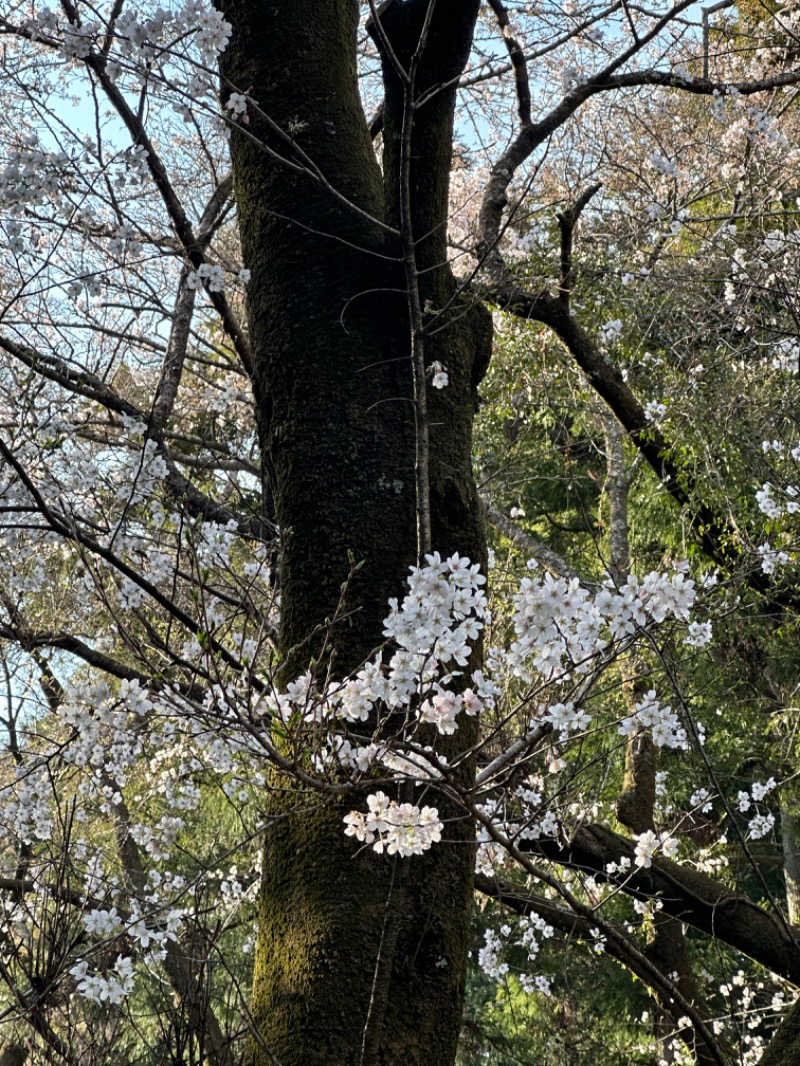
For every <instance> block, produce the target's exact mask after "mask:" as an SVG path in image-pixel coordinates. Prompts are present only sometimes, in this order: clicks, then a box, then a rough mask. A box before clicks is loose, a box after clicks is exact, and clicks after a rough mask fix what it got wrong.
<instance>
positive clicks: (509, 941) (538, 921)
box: [478, 915, 555, 996]
mask: <svg viewBox="0 0 800 1066" xmlns="http://www.w3.org/2000/svg"><path fill="white" fill-rule="evenodd" d="M554 932H555V931H554V929H553V927H552V926H551V925H549V924H548V923H547V922H546V921H545V919H544V918H542V917H541V916H540V915H531V916H530V917H523V918H520V920H519V921H518V922H517V923H516V925H515V926H514V927H513V928H512V926H510V925H508V924H507V923H504V924H503V925H501V926H500V929H499V930H498V931H495V930H494V929H492V928H489V929H487V930H486V931H485V933H484V943H483V947H482V948H481V949H480V950H479V952H478V965H479V966H480V968H481V969H482V970H483V972H484V973H485V974H486V976H487V977H491V978H493V979H494V980H495V981H500V980H503V979H504V978H505V977H506V976H507V975H508V974H509V973H510V971H511V967H510V964H509V962H508V961H507V956H508V955H509V954H510V953H511V952H513V951H514V949H516V951H517V952H519V949H522V951H523V952H524V954H525V955H526V956H527V962H528V963H534V962H535V960H536V957H537V955H538V954H539V950H540V946H541V945H540V940H539V938H540V937H541V938H542V939H544V940H549V939H550V938H551V937H553V936H554ZM515 977H516V978H517V980H518V981H519V983H520V985H521V986H522V988H523V990H524V991H525V992H542V993H544V995H546V996H549V995H552V991H551V985H550V980H549V979H548V978H547V977H545V976H544V975H543V974H538V975H535V976H534V975H532V974H530V973H527V972H524V971H523V972H516V973H515Z"/></svg>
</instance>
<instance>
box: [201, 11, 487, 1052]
mask: <svg viewBox="0 0 800 1066" xmlns="http://www.w3.org/2000/svg"><path fill="white" fill-rule="evenodd" d="M224 8H225V12H226V16H227V17H228V19H229V20H230V21H231V23H232V24H233V27H234V32H233V38H232V40H231V43H230V45H229V47H228V49H227V51H226V52H225V55H224V57H223V59H224V62H223V67H222V74H223V78H224V79H225V84H226V86H228V87H230V86H235V87H236V88H237V89H239V90H240V91H242V90H244V91H247V92H248V93H249V94H250V96H251V97H252V98H253V99H254V100H256V101H257V102H258V105H259V109H260V112H259V113H255V112H253V113H252V114H251V117H250V123H249V125H248V126H247V127H246V128H243V129H242V130H241V131H235V132H234V134H233V136H232V139H231V151H232V161H233V174H234V189H235V194H236V200H237V204H238V209H239V224H240V232H241V239H242V246H243V254H244V261H245V264H246V265H247V267H248V268H249V269H250V270H251V272H252V277H251V281H250V284H249V287H248V303H249V307H248V313H249V324H250V339H251V344H252V350H253V371H254V390H255V396H256V402H257V408H258V418H259V431H260V437H261V443H262V449H263V453H264V457H265V461H266V464H267V467H268V474H269V479H270V483H271V486H272V490H273V495H274V501H275V513H276V520H277V522H278V524H279V526H280V529H281V538H282V548H281V560H280V582H281V590H282V622H281V627H282V628H281V645H282V650H283V653H284V677H285V678H286V679H288V678H290V677H291V676H294V675H296V674H297V673H299V672H301V671H302V670H304V669H306V668H307V667H308V664H309V661H310V660H311V659H312V658H313V657H314V656H319V655H320V654H321V652H322V649H323V642H324V641H327V644H328V647H329V648H330V649H331V650H332V652H333V655H334V670H335V671H336V672H338V673H343V672H346V671H349V670H351V669H352V668H354V667H356V666H357V665H359V664H360V662H361V661H362V660H363V659H364V658H365V657H367V656H368V655H369V654H370V652H371V651H372V649H373V648H374V647H375V646H376V645H378V644H379V643H380V641H381V639H382V628H383V626H382V621H383V618H384V616H385V614H386V601H387V599H388V597H390V596H393V595H398V594H401V593H402V582H403V579H404V577H405V575H406V574H407V568H408V566H409V564H411V563H413V562H414V559H415V508H414V470H413V462H414V434H413V406H412V385H411V372H410V366H409V350H410V349H409V318H408V302H407V293H406V291H405V288H404V280H403V278H404V273H403V270H402V262H401V257H400V251H399V247H400V245H399V241H398V235H397V233H396V226H394V222H395V221H396V218H395V214H394V211H393V209H392V204H393V202H394V200H393V197H394V196H395V194H396V183H397V180H398V176H397V174H396V173H394V177H393V166H394V163H393V161H392V155H391V145H392V143H393V137H394V136H395V133H394V132H393V131H394V130H395V129H396V128H397V127H396V123H397V121H398V116H397V113H396V110H395V109H393V107H392V98H391V91H390V90H391V81H392V79H391V78H389V79H388V80H389V83H390V84H389V91H387V107H386V109H385V127H384V128H385V132H384V137H385V139H386V149H385V152H386V155H385V160H384V171H385V181H384V176H383V175H382V174H381V172H380V169H379V167H378V165H377V162H376V160H375V156H374V151H373V148H372V145H371V142H370V136H369V132H368V126H367V122H366V119H365V116H364V114H363V112H362V109H361V105H360V102H359V98H358V92H357V85H356V66H355V41H356V24H357V14H358V5H357V4H356V3H354V2H352V0H331V2H330V3H328V4H326V5H325V7H324V11H323V10H320V5H319V4H318V3H314V2H312V0H292V3H291V4H289V3H283V4H277V3H276V4H272V5H263V4H261V3H258V2H257V0H227V2H226V3H225V4H224ZM426 8H427V0H425V2H417V0H408V2H406V3H403V4H400V5H395V4H394V3H389V4H388V5H385V6H384V7H383V9H382V10H381V14H380V17H381V18H382V19H385V22H386V26H387V32H390V33H391V35H392V39H393V41H394V42H395V45H396V48H397V53H398V54H405V55H407V54H408V49H409V48H410V49H411V50H412V51H413V50H414V48H415V43H414V41H415V38H414V34H415V33H416V34H417V35H418V34H419V27H420V26H421V18H422V17H423V16H424V12H425V10H426ZM477 9H478V3H477V0H469V2H462V0H459V2H458V3H456V2H455V0H441V2H439V3H437V5H436V8H435V10H434V20H433V22H434V25H433V32H432V33H431V34H430V36H429V38H428V47H429V48H431V49H432V51H431V53H430V57H428V53H427V50H426V55H425V57H423V62H422V63H421V64H420V72H421V78H420V87H422V86H430V85H432V84H434V82H435V81H436V80H437V77H438V75H437V71H442V72H444V78H445V80H447V79H449V78H450V77H451V76H453V74H458V73H459V71H460V69H461V66H463V63H464V62H465V61H466V57H467V53H468V50H469V43H470V37H471V33H472V28H473V25H474V21H475V18H476V16H477ZM451 72H452V73H451ZM453 101H454V94H453V92H452V91H450V92H448V93H443V94H440V95H437V96H436V97H435V99H434V100H433V101H432V103H431V105H430V106H426V107H425V108H424V109H422V110H421V111H420V112H419V114H418V116H417V121H416V123H415V130H414V137H415V142H414V143H415V155H416V156H417V158H418V163H417V165H416V167H415V173H414V175H413V176H412V181H413V183H414V184H413V192H414V201H413V202H414V205H415V207H414V216H415V226H416V225H417V224H418V225H419V226H420V230H419V232H420V233H421V234H422V233H424V234H425V235H426V240H424V241H423V242H422V243H421V244H420V246H419V249H418V251H419V256H420V261H421V262H424V264H425V266H426V268H427V273H426V274H425V277H424V281H423V282H422V284H421V293H422V296H423V298H424V299H425V300H428V299H430V300H435V301H436V306H437V307H441V306H442V301H444V300H446V299H447V298H448V297H449V295H451V294H452V293H453V292H454V284H453V281H452V278H451V276H450V272H449V269H448V268H447V266H446V262H445V257H444V228H445V223H446V202H447V174H448V173H449V164H450V152H451V142H452V107H453ZM251 110H252V109H251ZM265 116H268V118H267V117H265ZM278 157H280V158H278ZM309 161H310V162H309ZM433 170H435V171H436V177H435V179H432V178H431V172H432V171H433ZM393 183H394V184H393ZM334 190H335V191H334ZM387 204H388V207H387ZM428 234H430V237H427V235H428ZM457 311H458V312H459V313H456V312H457ZM439 325H441V326H442V327H443V328H442V330H441V332H439V333H437V334H436V340H435V341H433V342H432V343H431V345H430V349H429V354H428V358H429V359H436V358H442V355H441V354H439V353H441V352H442V351H443V350H445V349H446V353H447V354H446V358H442V361H443V362H445V363H446V365H447V366H448V370H449V371H450V386H449V388H448V389H447V390H445V393H444V394H443V395H442V396H441V397H436V398H435V405H433V406H432V410H433V413H434V419H433V420H434V421H435V422H436V428H435V432H434V436H433V439H432V444H433V449H432V450H433V456H432V463H431V504H432V508H431V509H432V528H433V546H434V548H436V549H437V550H439V551H442V552H443V553H444V552H452V551H455V550H458V551H459V552H461V553H462V554H467V555H470V556H471V557H472V558H473V559H477V560H482V559H483V556H484V551H485V549H484V544H483V532H482V524H481V518H480V511H479V508H478V505H477V499H476V494H475V488H474V485H473V483H472V478H471V469H470V453H471V424H472V418H473V415H474V411H475V405H476V393H475V389H476V385H477V382H478V380H479V379H480V376H481V375H482V373H483V371H484V370H485V366H486V363H487V361H488V350H489V342H490V326H489V324H488V316H486V314H485V312H482V311H480V310H476V309H473V308H466V309H465V308H464V307H461V308H458V309H456V308H453V309H452V311H451V314H450V318H449V320H445V319H442V320H440V323H439ZM352 563H359V564H362V565H361V567H360V569H358V570H357V572H355V573H354V574H353V576H352V580H351V581H350V583H349V585H348V589H347V595H346V602H345V604H344V606H345V610H346V611H348V612H349V614H348V618H347V621H346V622H341V621H340V622H338V623H334V624H333V625H332V626H330V625H328V620H329V619H331V618H332V617H333V616H334V614H335V612H336V609H337V605H338V604H339V602H340V597H341V589H342V584H343V582H344V581H345V580H346V579H347V577H348V573H349V571H350V569H351V564H352ZM470 740H471V735H470V732H469V730H464V731H462V732H461V733H459V734H457V736H456V743H458V744H461V745H465V744H468V743H469V742H470ZM273 784H274V785H276V786H277V785H281V784H286V785H287V786H289V787H287V788H286V790H285V792H284V793H283V794H281V793H280V792H279V791H278V790H277V789H276V790H275V791H274V792H273V795H272V796H271V798H270V800H269V803H270V805H271V810H272V811H273V812H276V813H277V812H279V811H281V810H292V812H293V813H292V816H291V817H290V818H287V819H283V820H281V821H279V822H277V823H276V825H275V826H274V827H273V828H271V829H270V830H269V832H268V833H267V837H266V841H265V853H264V885H263V891H262V897H261V904H260V924H259V939H258V947H257V954H256V972H255V982H254V996H253V1019H254V1023H255V1027H256V1029H257V1031H258V1038H257V1039H255V1040H254V1041H253V1045H252V1052H251V1053H252V1059H253V1062H254V1063H256V1064H258V1066H260V1064H261V1063H264V1064H267V1063H270V1064H272V1063H274V1062H275V1061H277V1062H279V1063H280V1064H281V1066H316V1064H319V1066H322V1064H325V1066H329V1064H337V1066H338V1064H342V1066H345V1064H347V1066H350V1064H351V1063H352V1064H355V1063H361V1064H362V1066H369V1064H370V1063H375V1064H376V1066H394V1064H397V1066H399V1064H400V1063H403V1064H404V1066H406V1064H409V1066H414V1064H421V1063H423V1062H424V1063H426V1064H427V1066H449V1064H451V1063H452V1062H453V1061H454V1058H455V1048H456V1041H457V1036H458V1029H459V1026H460V1021H461V1005H462V999H463V984H464V973H465V964H466V953H467V938H468V930H469V910H470V901H471V890H472V838H473V836H474V833H473V829H472V826H471V824H470V823H469V821H468V820H466V819H464V818H457V817H453V820H452V821H450V822H449V823H448V825H447V837H448V842H447V843H443V844H442V845H439V846H437V847H435V848H434V849H432V850H431V851H430V852H429V853H428V854H426V855H425V856H421V857H417V858H414V859H412V860H402V862H400V863H398V862H396V860H394V859H392V858H391V857H386V856H376V855H375V854H374V853H373V852H368V851H364V850H362V851H360V852H359V851H358V849H357V846H356V845H355V844H354V843H353V841H352V840H350V839H348V838H345V836H344V834H343V826H342V817H343V815H344V813H345V812H346V811H347V810H349V809H351V808H352V807H353V806H355V805H357V803H358V800H357V797H356V798H354V797H353V796H349V797H348V798H347V799H346V800H342V801H339V800H336V801H334V800H333V799H330V800H329V799H327V798H325V799H322V800H320V799H319V798H317V799H316V800H315V801H314V803H313V805H312V804H302V803H300V802H298V797H297V794H296V792H294V793H292V789H291V787H290V786H291V783H290V782H280V781H277V780H276V781H275V782H273ZM282 795H283V798H281V796H282ZM426 802H431V799H430V798H427V799H426ZM439 806H440V810H442V809H443V805H442V804H441V803H440V804H439ZM446 813H447V814H448V815H450V816H454V815H455V814H456V812H455V811H448V812H446ZM405 864H408V865H405ZM387 931H390V935H387ZM365 1034H366V1038H365Z"/></svg>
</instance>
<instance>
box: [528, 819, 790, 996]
mask: <svg viewBox="0 0 800 1066" xmlns="http://www.w3.org/2000/svg"><path fill="white" fill-rule="evenodd" d="M520 847H521V849H523V850H529V851H535V852H538V853H539V854H540V855H542V856H544V857H546V858H547V859H550V860H551V861H552V862H556V863H560V864H562V865H564V866H567V867H569V868H570V869H576V870H583V871H585V872H587V873H591V874H592V876H593V877H595V878H596V879H597V880H598V881H605V882H608V883H609V884H613V885H617V886H618V887H619V888H620V889H621V890H622V891H623V892H626V893H627V894H628V895H630V896H633V897H634V898H635V899H640V900H650V899H658V900H659V902H660V903H661V904H662V908H663V911H664V912H665V913H666V914H669V915H671V916H672V917H673V918H677V919H678V920H679V921H682V922H686V923H687V924H688V925H691V926H693V927H694V928H695V929H699V930H701V931H702V932H704V933H706V934H708V935H709V936H711V937H714V938H716V939H718V940H721V941H723V943H725V944H729V945H730V946H731V947H733V948H736V950H737V951H741V952H742V953H743V954H745V955H748V956H749V957H750V958H751V959H754V960H755V961H756V962H758V963H760V964H761V965H762V966H765V967H766V968H767V969H768V970H771V971H772V972H773V973H776V974H778V975H780V976H781V977H784V978H785V979H786V980H787V981H791V982H792V984H795V985H798V986H800V941H798V940H797V939H796V938H795V937H794V936H793V935H791V934H790V932H789V931H788V930H787V927H786V925H785V923H783V922H782V921H780V920H779V919H778V918H777V917H776V916H774V915H772V914H768V913H767V912H766V911H764V910H763V909H762V908H761V907H759V906H758V905H757V904H755V903H753V902H752V900H750V899H748V898H747V897H746V896H742V895H739V894H738V893H736V892H734V891H733V890H732V889H730V888H728V887H727V886H726V885H722V884H720V883H719V882H718V881H715V880H713V879H712V878H710V877H707V876H706V875H705V874H702V873H700V872H698V871H697V870H690V869H688V868H687V867H685V866H682V865H680V864H679V863H676V862H672V861H670V860H669V859H664V858H658V859H654V860H653V863H652V866H651V867H649V868H648V869H644V868H639V867H637V866H635V865H634V860H635V851H634V846H633V844H632V843H631V842H630V841H629V840H627V839H626V838H625V837H622V836H620V835H619V834H618V833H614V832H613V831H612V830H611V829H607V828H605V827H604V826H601V825H591V826H584V827H582V828H581V829H579V830H578V831H577V833H576V834H575V836H574V837H573V838H572V840H571V841H570V842H569V843H568V844H565V845H562V844H559V843H557V842H556V841H541V840H540V841H536V842H527V841H526V842H524V843H523V844H521V845H520ZM622 858H626V859H628V860H629V861H630V863H631V867H630V870H631V872H629V873H628V874H627V876H626V875H625V874H609V873H607V872H606V870H607V867H608V865H609V864H610V863H617V864H619V861H620V859H622Z"/></svg>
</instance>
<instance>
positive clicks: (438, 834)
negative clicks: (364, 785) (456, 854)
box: [344, 792, 443, 857]
mask: <svg viewBox="0 0 800 1066" xmlns="http://www.w3.org/2000/svg"><path fill="white" fill-rule="evenodd" d="M367 807H368V811H367V813H366V814H360V813H359V812H358V811H351V812H350V814H347V815H345V819H344V821H345V825H346V826H347V828H346V829H345V835H346V836H353V837H355V838H356V840H361V841H363V842H364V843H365V844H371V845H372V847H373V849H374V850H375V851H377V852H378V854H379V855H380V854H382V853H383V851H386V853H387V854H388V855H401V856H404V857H405V856H408V855H421V854H422V852H423V851H427V850H428V848H429V847H430V846H431V845H432V844H436V843H437V842H438V841H440V840H441V839H442V829H443V826H442V823H441V822H440V821H439V812H438V811H437V810H436V808H435V807H422V808H421V809H420V808H419V807H417V806H415V805H414V804H412V803H398V802H397V801H396V800H390V799H389V797H388V796H387V795H385V794H384V793H383V792H374V793H373V794H372V795H371V796H368V797H367Z"/></svg>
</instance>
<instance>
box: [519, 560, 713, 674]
mask: <svg viewBox="0 0 800 1066" xmlns="http://www.w3.org/2000/svg"><path fill="white" fill-rule="evenodd" d="M696 598H697V593H696V589H695V583H694V581H693V580H692V579H691V578H688V577H687V576H686V574H685V573H684V572H683V571H682V570H680V569H679V570H676V571H675V572H674V573H673V574H659V573H657V572H655V571H652V572H651V573H649V574H647V575H646V576H645V577H644V578H643V579H642V580H639V579H638V578H637V577H635V576H634V575H630V576H629V577H628V578H627V579H626V581H625V582H624V583H623V584H622V585H621V586H620V587H619V588H616V587H615V586H614V585H613V584H611V583H608V584H607V585H605V586H603V587H602V588H601V589H599V590H598V591H597V592H594V593H593V592H591V591H590V590H589V589H587V588H585V587H583V586H582V585H581V583H580V581H579V580H578V579H577V578H573V579H572V580H569V581H568V580H567V579H566V578H562V577H552V576H551V575H550V574H546V575H545V576H544V577H543V578H524V579H523V581H522V583H521V585H520V590H519V592H518V593H517V594H516V596H515V597H514V629H515V632H516V635H517V639H516V641H515V642H514V643H513V644H512V645H511V647H510V648H509V650H508V653H507V661H508V663H509V664H510V665H511V667H512V668H513V670H514V672H515V674H516V675H517V676H518V677H520V678H522V679H523V680H525V681H530V680H531V678H532V672H533V671H535V672H536V673H537V674H539V675H540V676H542V677H544V678H546V679H548V680H555V679H568V678H569V676H570V675H571V674H572V673H573V672H575V673H578V674H582V673H588V672H589V671H590V670H591V669H592V668H593V662H594V659H595V657H596V656H597V655H598V654H599V653H602V652H604V651H606V649H608V648H610V647H611V646H612V645H613V643H614V642H615V641H619V640H624V639H626V638H629V637H634V636H635V635H636V634H637V633H638V632H640V631H641V630H642V629H643V628H644V627H646V626H647V625H649V624H656V625H658V624H661V623H662V622H664V621H666V620H668V619H674V620H678V621H684V622H686V621H688V620H689V615H690V612H691V609H692V607H693V606H694V603H695V600H696ZM705 625H706V626H707V628H703V629H695V630H693V631H692V633H691V634H690V636H691V637H692V643H693V644H695V645H696V646H700V645H702V644H704V643H707V642H708V640H710V638H711V630H710V626H708V625H707V624H705Z"/></svg>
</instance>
